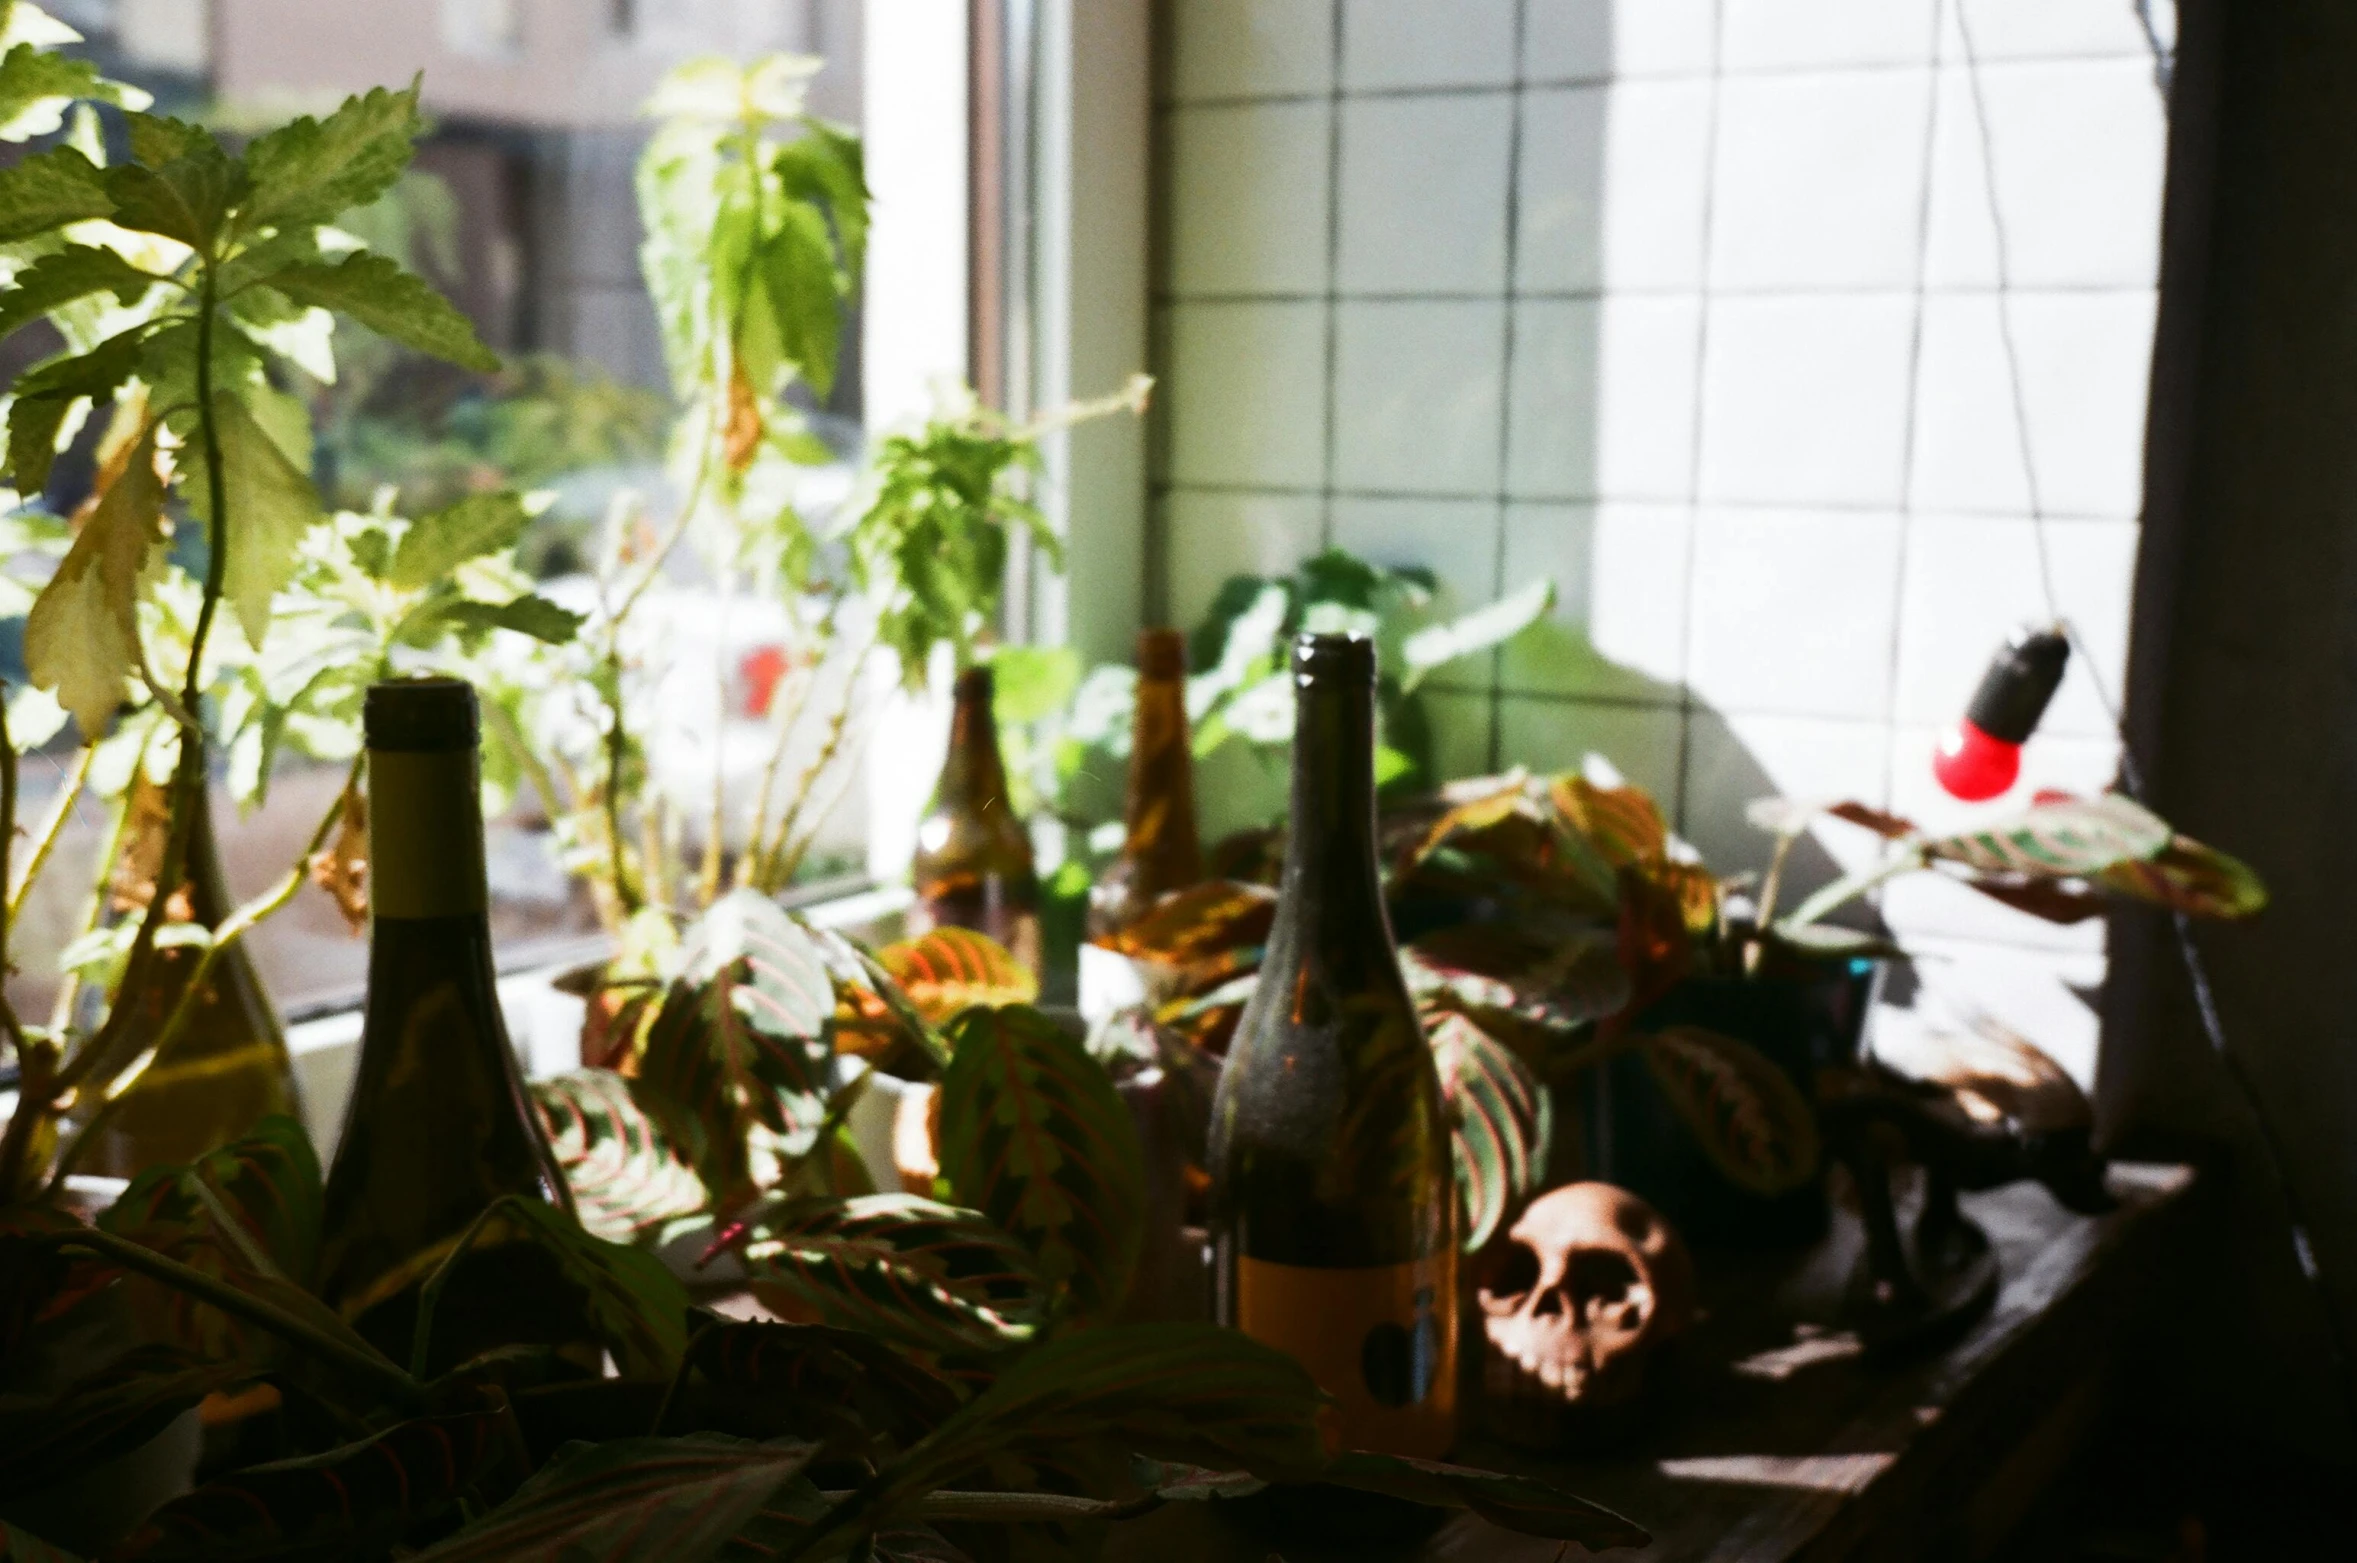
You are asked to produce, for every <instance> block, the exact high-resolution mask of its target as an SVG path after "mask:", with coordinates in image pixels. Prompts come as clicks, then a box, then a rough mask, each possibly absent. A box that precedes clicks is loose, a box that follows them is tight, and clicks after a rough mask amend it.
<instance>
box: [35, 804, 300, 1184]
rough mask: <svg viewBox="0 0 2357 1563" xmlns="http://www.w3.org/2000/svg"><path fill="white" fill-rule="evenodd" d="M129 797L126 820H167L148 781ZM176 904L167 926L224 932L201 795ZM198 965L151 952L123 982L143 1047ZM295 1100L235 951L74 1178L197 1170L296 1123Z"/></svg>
mask: <svg viewBox="0 0 2357 1563" xmlns="http://www.w3.org/2000/svg"><path fill="white" fill-rule="evenodd" d="M134 785H135V786H136V787H138V788H141V789H143V791H142V792H141V793H140V794H137V795H135V796H134V797H133V799H132V802H131V807H132V808H133V809H135V810H139V809H145V810H149V811H152V812H153V813H154V814H155V815H157V816H161V815H162V814H163V813H164V812H166V811H167V810H168V808H169V805H168V803H167V802H166V795H165V793H164V791H163V789H162V788H159V787H156V786H155V785H154V784H153V783H150V782H148V781H145V780H144V779H142V780H140V781H138V782H136V783H134ZM134 823H135V824H136V821H135V822H134ZM149 877H153V865H151V866H150V869H149ZM176 893H177V894H179V895H182V896H184V897H185V898H186V901H187V904H186V905H185V906H184V907H174V908H173V909H172V911H173V914H174V915H175V917H176V918H178V919H179V920H180V921H184V922H192V923H200V924H202V925H203V926H205V927H207V928H218V927H220V926H221V922H222V919H224V918H226V917H227V916H228V915H229V912H230V908H231V906H232V904H233V903H232V901H231V898H230V894H229V887H228V880H227V877H226V876H225V875H224V874H223V873H222V871H221V851H220V846H219V844H218V842H217V840H216V838H215V837H214V834H213V809H212V801H211V797H210V795H209V794H208V795H205V796H202V797H200V798H199V799H198V802H197V809H196V818H195V819H194V820H193V821H191V822H190V830H189V837H188V866H187V871H186V877H185V879H184V880H183V883H182V887H181V889H180V890H179V891H178V892H176ZM198 959H199V952H198V951H197V950H196V949H195V948H193V947H192V946H189V945H185V944H179V945H158V946H156V947H154V948H152V949H150V950H149V951H148V953H147V957H146V959H145V960H143V961H141V962H140V963H139V965H138V966H137V967H135V968H134V969H132V970H130V971H128V972H126V973H124V975H123V983H122V987H121V989H120V990H119V991H118V994H117V997H116V1000H115V1002H116V1003H118V1004H127V1005H129V1006H131V1009H132V1015H133V1020H132V1024H133V1025H134V1026H135V1027H136V1028H137V1030H138V1033H139V1034H140V1035H141V1036H143V1037H154V1036H155V1035H156V1034H158V1033H159V1032H161V1031H162V1030H163V1028H164V1026H165V1023H166V1022H167V1021H169V1020H170V1019H171V1016H172V1012H173V1010H174V1009H176V1008H177V1007H178V1006H179V1004H180V1000H181V996H182V995H183V994H185V993H186V992H187V991H188V980H189V978H190V977H191V976H193V975H194V974H195V970H196V964H197V961H198ZM300 1100H301V1099H300V1097H299V1096H298V1095H297V1094H296V1090H295V1071H294V1064H293V1061H292V1060H291V1059H290V1058H289V1057H288V1055H287V1050H286V1036H285V1034H284V1033H283V1032H281V1031H280V1030H279V1028H278V1016H277V1014H276V1012H275V1011H273V1010H272V1009H271V1007H270V1000H269V998H268V997H267V996H266V995H265V994H264V993H263V991H262V982H261V979H260V978H259V977H257V976H256V975H255V974H254V966H253V962H252V961H251V960H250V959H248V957H247V954H246V947H245V945H244V943H243V941H240V942H239V943H237V944H233V945H231V946H230V947H229V948H228V949H227V950H225V951H224V952H222V954H221V957H220V958H219V959H218V960H216V961H214V962H213V969H212V971H211V973H210V974H208V975H207V976H206V978H205V986H204V990H203V992H202V993H201V994H200V995H199V996H198V998H197V1001H196V1006H195V1008H194V1009H192V1010H191V1011H190V1012H189V1018H188V1023H187V1024H186V1025H185V1026H184V1027H182V1028H181V1031H180V1035H179V1037H178V1038H177V1039H175V1040H174V1041H173V1043H172V1044H171V1048H170V1050H169V1051H168V1052H164V1053H160V1054H158V1055H157V1056H156V1058H155V1059H154V1061H153V1062H151V1063H150V1064H149V1065H148V1067H147V1068H146V1069H145V1070H144V1071H143V1072H141V1074H140V1075H139V1077H138V1078H137V1079H136V1080H134V1081H132V1082H131V1084H130V1085H129V1086H128V1087H126V1088H125V1089H124V1091H123V1094H122V1095H121V1096H120V1097H119V1098H118V1099H117V1100H116V1102H115V1104H114V1106H113V1108H112V1110H111V1111H110V1112H109V1113H108V1114H107V1117H106V1120H105V1121H104V1122H103V1123H100V1124H98V1125H97V1126H96V1128H95V1129H94V1130H93V1133H92V1138H91V1142H90V1145H89V1147H88V1149H86V1150H85V1151H84V1152H83V1153H82V1159H81V1167H82V1170H84V1171H86V1172H95V1173H100V1174H103V1175H105V1176H107V1177H115V1178H134V1177H137V1176H138V1175H139V1174H140V1173H141V1172H143V1171H145V1170H146V1169H147V1168H149V1167H152V1166H155V1165H157V1164H158V1163H162V1162H186V1161H194V1160H196V1158H197V1157H199V1156H202V1155H203V1154H205V1152H207V1151H210V1150H213V1149H216V1148H217V1147H219V1146H223V1145H226V1144H228V1143H229V1142H230V1141H231V1140H234V1139H236V1138H238V1137H239V1136H240V1135H243V1134H245V1133H247V1132H249V1131H250V1130H251V1129H252V1128H253V1127H254V1125H255V1124H257V1123H259V1122H261V1121H262V1120H263V1119H264V1118H266V1117H268V1116H270V1115H271V1114H272V1113H285V1114H287V1115H288V1116H290V1117H295V1118H300V1117H301V1116H302V1109H301V1106H300Z"/></svg>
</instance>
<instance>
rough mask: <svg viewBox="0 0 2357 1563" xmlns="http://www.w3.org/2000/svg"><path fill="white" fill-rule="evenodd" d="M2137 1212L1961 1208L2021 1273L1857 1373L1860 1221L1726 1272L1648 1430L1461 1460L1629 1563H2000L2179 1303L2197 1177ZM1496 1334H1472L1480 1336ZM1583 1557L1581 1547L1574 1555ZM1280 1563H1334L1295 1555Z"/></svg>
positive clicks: (1131, 1542)
mask: <svg viewBox="0 0 2357 1563" xmlns="http://www.w3.org/2000/svg"><path fill="white" fill-rule="evenodd" d="M2111 1182H2112V1189H2113V1192H2114V1193H2115V1194H2117V1195H2118V1196H2119V1197H2120V1200H2121V1204H2120V1207H2119V1208H2118V1209H2117V1210H2115V1211H2113V1212H2111V1213H2109V1214H2107V1215H2103V1216H2096V1217H2083V1216H2074V1215H2071V1214H2069V1213H2068V1212H2066V1211H2064V1210H2063V1209H2062V1208H2061V1207H2060V1206H2058V1205H2056V1204H2055V1203H2054V1201H2053V1199H2052V1198H2050V1197H2049V1196H2048V1195H2047V1193H2046V1192H2045V1190H2044V1189H2042V1188H2039V1187H2037V1186H2035V1185H2029V1184H2024V1185H2017V1186H2015V1187H2013V1188H2008V1189H2000V1190H1996V1191H1993V1192H1990V1193H1987V1194H1979V1195H1968V1196H1966V1198H1965V1201H1964V1204H1965V1208H1966V1210H1967V1212H1968V1213H1969V1214H1970V1215H1971V1216H1972V1217H1973V1218H1974V1219H1975V1220H1977V1221H1978V1222H1979V1223H1980V1224H1981V1225H1982V1226H1983V1227H1984V1228H1985V1229H1986V1230H1987V1231H1988V1233H1989V1236H1990V1238H1991V1239H1992V1240H1993V1241H1994V1242H1995V1244H1996V1246H1997V1248H1998V1251H1999V1253H2000V1255H2001V1258H2002V1263H2003V1267H2004V1281H2003V1287H2002V1290H2001V1291H2000V1293H1999V1295H1998V1298H1997V1301H1996V1304H1995V1306H1994V1307H1993V1308H1992V1309H1991V1310H1990V1311H1989V1312H1988V1313H1986V1314H1984V1315H1983V1316H1982V1317H1981V1318H1980V1319H1979V1320H1977V1321H1976V1322H1974V1323H1973V1324H1971V1325H1970V1326H1968V1327H1967V1328H1966V1330H1965V1332H1964V1333H1963V1334H1962V1335H1961V1336H1959V1337H1957V1338H1956V1339H1955V1340H1954V1341H1953V1342H1952V1344H1950V1345H1948V1346H1947V1347H1946V1348H1945V1349H1936V1350H1931V1351H1927V1352H1924V1353H1922V1354H1919V1355H1917V1356H1914V1357H1912V1358H1910V1359H1907V1360H1904V1361H1900V1362H1896V1363H1869V1362H1867V1361H1865V1360H1862V1358H1861V1356H1860V1354H1859V1352H1858V1350H1857V1343H1856V1339H1855V1337H1854V1336H1850V1335H1848V1334H1846V1333H1844V1332H1842V1331H1841V1330H1840V1329H1838V1328H1837V1327H1836V1321H1837V1319H1838V1308H1839V1300H1840V1297H1841V1293H1842V1289H1843V1286H1844V1284H1845V1283H1846V1282H1847V1280H1848V1278H1849V1275H1850V1272H1851V1269H1852V1266H1853V1265H1854V1263H1855V1261H1856V1257H1857V1253H1858V1248H1859V1242H1860V1240H1859V1234H1858V1231H1857V1228H1856V1226H1855V1224H1854V1222H1853V1221H1852V1220H1850V1219H1849V1218H1848V1217H1846V1216H1839V1217H1837V1218H1836V1226H1835V1230H1834V1232H1833V1234H1832V1235H1831V1236H1830V1237H1828V1238H1827V1239H1826V1241H1825V1242H1824V1243H1823V1244H1821V1245H1820V1246H1819V1247H1818V1248H1816V1249H1814V1250H1812V1251H1809V1252H1808V1253H1805V1254H1801V1255H1794V1256H1787V1257H1785V1258H1783V1259H1782V1260H1779V1261H1764V1262H1763V1261H1757V1260H1755V1261H1751V1262H1749V1263H1745V1264H1736V1263H1719V1264H1715V1265H1712V1264H1708V1263H1707V1262H1706V1270H1705V1274H1704V1277H1703V1291H1704V1306H1705V1310H1706V1311H1705V1316H1704V1318H1703V1320H1702V1322H1701V1323H1699V1324H1698V1325H1697V1326H1696V1328H1695V1330H1694V1331H1693V1332H1692V1333H1691V1334H1690V1335H1689V1336H1687V1337H1686V1339H1685V1340H1683V1341H1681V1342H1680V1343H1679V1344H1678V1347H1677V1351H1676V1355H1675V1356H1674V1357H1672V1358H1665V1359H1663V1361H1661V1362H1659V1363H1657V1364H1656V1367H1657V1369H1658V1370H1659V1371H1658V1374H1657V1376H1656V1378H1655V1380H1654V1382H1653V1383H1652V1384H1651V1385H1650V1386H1649V1387H1648V1390H1647V1394H1646V1406H1645V1417H1644V1420H1643V1421H1642V1422H1641V1423H1640V1425H1638V1426H1636V1427H1634V1428H1632V1429H1627V1430H1624V1432H1623V1433H1622V1434H1621V1435H1620V1437H1619V1439H1618V1441H1617V1442H1615V1443H1614V1444H1613V1445H1612V1447H1611V1448H1610V1450H1609V1452H1604V1453H1597V1454H1592V1455H1587V1456H1568V1455H1555V1456H1547V1455H1533V1454H1530V1453H1527V1452H1518V1451H1514V1450H1510V1449H1506V1448H1502V1447H1500V1446H1498V1445H1496V1444H1494V1443H1491V1442H1488V1441H1486V1440H1484V1439H1482V1438H1481V1437H1479V1436H1474V1437H1471V1438H1469V1439H1468V1440H1467V1442H1466V1443H1465V1444H1464V1445H1463V1446H1462V1447H1461V1448H1460V1449H1459V1451H1458V1454H1457V1456H1456V1458H1457V1459H1458V1460H1459V1461H1460V1462H1461V1463H1463V1464H1467V1465H1482V1466H1489V1467H1491V1468H1494V1469H1501V1470H1519V1471H1526V1472H1528V1473H1530V1474H1532V1475H1543V1476H1547V1477H1550V1478H1552V1479H1555V1480H1559V1481H1561V1482H1563V1483H1565V1484H1566V1485H1568V1486H1570V1487H1571V1488H1572V1489H1573V1490H1575V1491H1577V1492H1579V1493H1581V1494H1583V1495H1584V1496H1586V1497H1589V1498H1593V1499H1595V1500H1596V1501H1598V1502H1600V1503H1604V1504H1607V1505H1609V1506H1610V1507H1612V1508H1614V1509H1617V1510H1619V1511H1620V1512H1621V1513H1623V1514H1626V1515H1627V1516H1629V1517H1630V1518H1631V1519H1633V1520H1635V1521H1636V1522H1637V1523H1638V1524H1640V1525H1642V1526H1644V1527H1645V1528H1646V1529H1647V1530H1649V1531H1651V1532H1652V1533H1653V1536H1654V1541H1653V1544H1652V1545H1651V1546H1650V1547H1648V1548H1646V1549H1644V1550H1643V1551H1641V1552H1616V1553H1613V1554H1611V1556H1612V1557H1614V1558H1616V1559H1628V1560H1631V1563H1635V1560H1638V1559H1643V1560H1647V1563H1655V1560H1659V1563H1669V1560H1680V1563H1684V1560H1693V1559H1714V1560H1716V1559H1727V1560H1735V1559H1741V1560H1744V1563H1771V1560H1783V1559H1794V1558H1805V1559H1809V1560H1811V1563H1821V1560H1828V1559H1866V1558H1886V1557H1887V1558H1911V1559H1912V1558H1974V1557H1983V1556H1987V1555H1989V1554H1990V1553H1991V1552H1992V1551H1993V1550H1995V1549H1996V1548H1997V1547H1998V1546H1999V1545H2000V1544H2001V1543H2002V1542H2003V1541H2004V1539H2005V1537H2006V1535H2007V1534H2008V1533H2009V1532H2011V1531H2012V1529H2013V1528H2014V1525H2015V1523H2016V1522H2017V1521H2018V1520H2019V1519H2020V1518H2021V1516H2022V1514H2023V1513H2024V1511H2026V1509H2027V1508H2028V1506H2029V1504H2030V1503H2031V1502H2032V1501H2033V1500H2034V1499H2035V1498H2036V1496H2037V1495H2038V1493H2039V1492H2040V1491H2041V1490H2043V1489H2044V1488H2045V1486H2046V1485H2047V1483H2048V1482H2049V1481H2050V1480H2051V1479H2052V1478H2053V1476H2054V1475H2055V1474H2056V1473H2057V1472H2059V1471H2060V1470H2061V1468H2062V1467H2063V1465H2064V1464H2065V1463H2066V1462H2067V1461H2068V1459H2069V1457H2070V1456H2071V1454H2072V1453H2073V1452H2074V1451H2075V1449H2076V1448H2077V1447H2078V1445H2079V1443H2080V1441H2081V1439H2082V1438H2083V1436H2084V1435H2085V1433H2086V1432H2087V1431H2088V1429H2089V1428H2090V1427H2091V1426H2092V1425H2093V1423H2094V1421H2095V1418H2096V1416H2097V1414H2098V1412H2099V1411H2100V1410H2101V1408H2102V1405H2103V1401H2104V1396H2105V1392H2106V1383H2107V1379H2108V1376H2109V1375H2110V1374H2111V1373H2112V1372H2113V1371H2114V1370H2115V1368H2116V1366H2117V1363H2118V1361H2119V1358H2120V1356H2121V1353H2122V1352H2123V1350H2124V1349H2125V1348H2126V1347H2127V1346H2128V1344H2129V1343H2130V1342H2132V1341H2133V1339H2134V1338H2135V1337H2136V1335H2137V1333H2138V1332H2137V1324H2138V1321H2139V1320H2140V1319H2141V1318H2143V1317H2145V1316H2146V1314H2147V1311H2148V1310H2150V1309H2152V1308H2154V1307H2156V1306H2159V1305H2161V1304H2163V1303H2164V1302H2165V1299H2166V1298H2167V1297H2168V1295H2170V1288H2168V1287H2167V1286H2165V1285H2163V1284H2157V1283H2158V1279H2159V1278H2160V1277H2162V1276H2164V1275H2165V1273H2166V1272H2165V1266H2166V1265H2167V1264H2168V1263H2169V1262H2170V1261H2171V1260H2172V1259H2173V1258H2174V1257H2177V1256H2179V1255H2180V1254H2181V1251H2182V1246H2183V1243H2182V1234H2183V1232H2184V1229H2185V1228H2186V1226H2187V1224H2188V1220H2189V1217H2188V1209H2189V1206H2190V1205H2191V1202H2192V1201H2191V1193H2192V1186H2193V1175H2192V1173H2191V1171H2190V1170H2189V1169H2186V1168H2182V1167H2165V1166H2151V1165H2125V1164H2124V1165H2120V1166H2116V1167H2115V1168H2114V1169H2113V1172H2112V1179H2111ZM1477 1339H1478V1337H1476V1340H1477ZM1276 1550H1277V1549H1273V1548H1271V1547H1270V1545H1269V1544H1268V1543H1267V1542H1266V1541H1261V1540H1255V1539H1253V1538H1250V1537H1247V1536H1244V1535H1242V1534H1240V1533H1238V1532H1236V1531H1233V1530H1231V1529H1229V1528H1228V1527H1227V1526H1226V1525H1225V1524H1224V1523H1223V1522H1222V1521H1221V1520H1220V1519H1219V1518H1218V1517H1217V1516H1216V1515H1214V1514H1212V1513H1210V1512H1208V1511H1206V1510H1205V1509H1203V1508H1201V1507H1199V1506H1197V1505H1193V1504H1181V1505H1173V1506H1171V1507H1169V1508H1165V1509H1163V1510H1160V1511H1158V1512H1157V1513H1155V1514H1152V1515H1150V1516H1148V1517H1146V1518H1144V1519H1141V1520H1136V1521H1131V1522H1129V1523H1128V1524H1126V1525H1123V1526H1121V1527H1119V1528H1118V1530H1117V1532H1116V1535H1115V1538H1114V1544H1113V1546H1112V1548H1111V1549H1110V1550H1109V1552H1108V1554H1107V1555H1108V1557H1109V1558H1111V1559H1114V1560H1117V1563H1265V1560H1266V1559H1268V1558H1269V1557H1270V1556H1271V1555H1272V1553H1273V1552H1275V1551H1276ZM1577 1551H1578V1549H1576V1548H1573V1549H1571V1552H1572V1554H1573V1555H1576V1554H1577ZM1558 1554H1559V1548H1558V1544H1557V1543H1554V1542H1550V1541H1541V1540H1536V1539H1533V1538H1530V1537H1522V1536H1515V1535H1511V1534H1508V1533H1506V1532H1503V1531H1500V1530H1497V1529H1495V1528H1494V1527H1492V1526H1490V1525H1488V1524H1486V1523H1484V1522H1483V1521H1480V1520H1478V1519H1475V1518H1473V1517H1472V1516H1469V1515H1462V1516H1459V1517H1457V1518H1456V1519H1454V1520H1452V1521H1451V1522H1450V1523H1449V1524H1448V1525H1447V1526H1445V1527H1444V1528H1443V1529H1441V1530H1440V1531H1438V1532H1437V1533H1435V1534H1434V1535H1432V1536H1431V1537H1430V1538H1429V1539H1427V1540H1426V1541H1425V1542H1424V1543H1423V1544H1422V1545H1420V1546H1407V1547H1403V1548H1402V1549H1401V1550H1399V1551H1398V1552H1397V1553H1396V1554H1395V1555H1396V1556H1399V1557H1403V1558H1418V1559H1433V1560H1450V1563H1457V1560H1463V1563H1474V1560H1479V1563H1551V1560H1553V1559H1555V1558H1556V1557H1557V1556H1558ZM1282 1555H1283V1557H1284V1558H1285V1559H1286V1563H1315V1560H1317V1559H1320V1558H1324V1557H1334V1558H1339V1557H1342V1556H1346V1555H1347V1556H1351V1557H1365V1556H1367V1555H1368V1554H1367V1553H1366V1552H1365V1550H1364V1549H1352V1550H1351V1551H1349V1552H1348V1553H1347V1554H1345V1553H1343V1552H1340V1551H1335V1552H1326V1553H1321V1552H1319V1551H1318V1550H1316V1549H1313V1548H1303V1547H1299V1546H1294V1545H1288V1546H1286V1547H1284V1548H1283V1549H1282Z"/></svg>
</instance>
